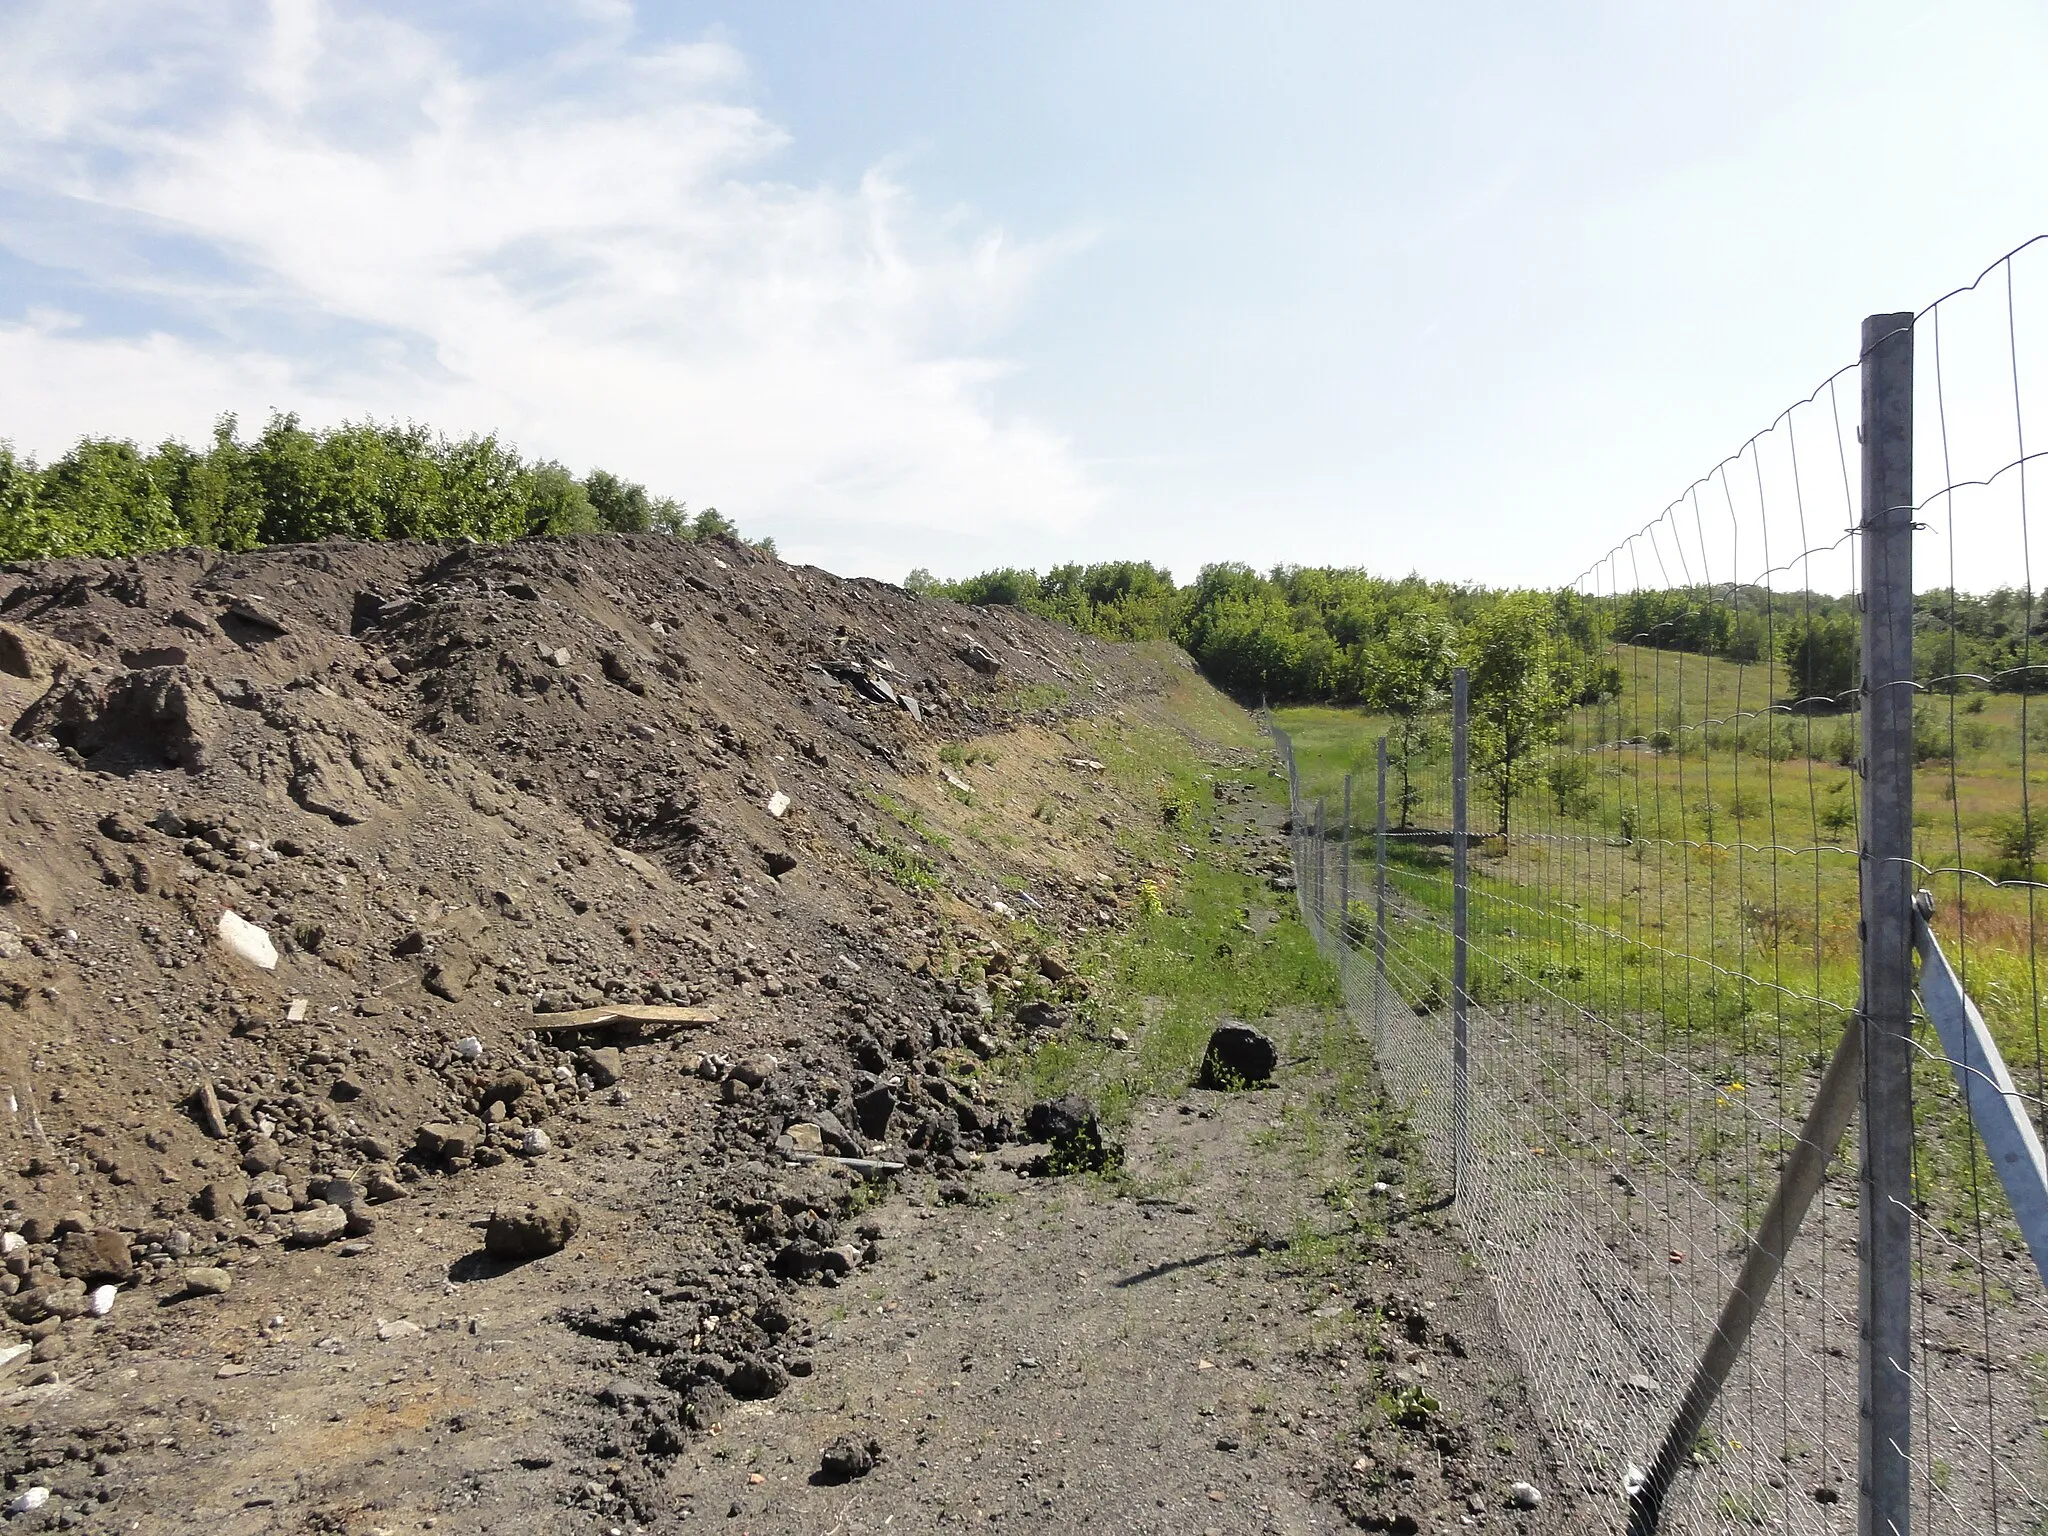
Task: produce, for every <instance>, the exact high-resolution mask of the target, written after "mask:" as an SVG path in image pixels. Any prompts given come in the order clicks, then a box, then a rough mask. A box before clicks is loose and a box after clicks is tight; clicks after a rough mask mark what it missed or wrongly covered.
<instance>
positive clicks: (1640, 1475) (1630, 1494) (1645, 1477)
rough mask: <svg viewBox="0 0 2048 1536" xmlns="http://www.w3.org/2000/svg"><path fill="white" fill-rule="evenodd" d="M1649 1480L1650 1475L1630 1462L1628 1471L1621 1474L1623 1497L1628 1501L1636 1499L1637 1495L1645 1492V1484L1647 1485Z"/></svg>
mask: <svg viewBox="0 0 2048 1536" xmlns="http://www.w3.org/2000/svg"><path fill="white" fill-rule="evenodd" d="M1649 1480H1650V1474H1649V1473H1647V1472H1645V1471H1644V1470H1643V1469H1642V1468H1641V1467H1639V1466H1637V1465H1636V1464H1635V1463H1634V1462H1630V1463H1629V1464H1628V1468H1627V1470H1626V1471H1624V1472H1623V1473H1622V1474H1621V1494H1622V1497H1623V1498H1626V1499H1632V1498H1634V1497H1635V1496H1636V1495H1637V1494H1639V1493H1641V1492H1642V1491H1643V1484H1645V1483H1647V1482H1648V1481H1649Z"/></svg>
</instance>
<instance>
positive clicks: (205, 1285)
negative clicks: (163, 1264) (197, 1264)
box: [184, 1266, 235, 1296]
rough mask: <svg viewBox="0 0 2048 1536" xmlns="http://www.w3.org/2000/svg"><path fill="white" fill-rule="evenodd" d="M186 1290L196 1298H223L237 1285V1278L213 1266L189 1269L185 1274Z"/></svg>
mask: <svg viewBox="0 0 2048 1536" xmlns="http://www.w3.org/2000/svg"><path fill="white" fill-rule="evenodd" d="M184 1281H185V1289H186V1291H187V1292H188V1293H190V1294H191V1295H194V1296H221V1295H225V1294H226V1293H227V1291H228V1288H229V1287H230V1286H232V1285H233V1284H234V1283H235V1277H234V1276H233V1275H231V1274H229V1273H228V1272H227V1271H226V1270H224V1269H217V1268H213V1267H211V1266H207V1267H202V1268H199V1269H188V1270H186V1271H185V1274H184Z"/></svg>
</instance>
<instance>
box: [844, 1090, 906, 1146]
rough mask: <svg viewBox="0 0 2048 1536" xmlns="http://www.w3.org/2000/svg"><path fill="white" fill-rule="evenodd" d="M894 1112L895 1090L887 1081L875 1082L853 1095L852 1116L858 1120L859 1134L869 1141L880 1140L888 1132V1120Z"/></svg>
mask: <svg viewBox="0 0 2048 1536" xmlns="http://www.w3.org/2000/svg"><path fill="white" fill-rule="evenodd" d="M895 1113H896V1090H895V1089H894V1088H893V1087H891V1086H890V1085H889V1084H888V1083H877V1084H875V1086H874V1087H872V1088H869V1089H867V1090H866V1091H864V1092H862V1093H857V1094H855V1095H854V1096H853V1118H854V1119H855V1120H856V1121H858V1122H859V1124H860V1130H861V1134H862V1135H863V1136H865V1137H867V1138H868V1140H870V1141H880V1140H881V1139H882V1138H883V1137H885V1136H887V1135H888V1134H889V1121H890V1118H891V1117H892V1116H893V1115H894V1114H895Z"/></svg>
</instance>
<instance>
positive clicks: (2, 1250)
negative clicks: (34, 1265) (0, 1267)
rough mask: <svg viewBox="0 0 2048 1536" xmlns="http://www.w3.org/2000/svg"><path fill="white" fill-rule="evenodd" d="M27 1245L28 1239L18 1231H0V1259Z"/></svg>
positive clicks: (15, 1252) (19, 1250)
mask: <svg viewBox="0 0 2048 1536" xmlns="http://www.w3.org/2000/svg"><path fill="white" fill-rule="evenodd" d="M27 1246H28V1239H27V1238H25V1237H23V1236H22V1235H21V1234H20V1233H19V1232H7V1233H0V1259H4V1258H10V1257H12V1256H13V1255H15V1254H17V1253H19V1252H21V1250H22V1249H24V1248H26V1247H27Z"/></svg>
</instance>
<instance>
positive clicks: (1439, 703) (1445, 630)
mask: <svg viewBox="0 0 2048 1536" xmlns="http://www.w3.org/2000/svg"><path fill="white" fill-rule="evenodd" d="M1455 638H1456V632H1455V631H1454V630H1453V629H1452V627H1451V622H1450V620H1449V619H1447V618H1446V617H1444V615H1443V614H1442V613H1440V612H1438V611H1436V610H1434V609H1428V608H1419V607H1402V608H1400V609H1397V610H1396V611H1395V612H1394V613H1393V614H1391V615H1390V616H1389V617H1388V618H1387V620H1386V623H1385V627H1384V628H1383V629H1382V631H1381V633H1380V635H1379V637H1378V638H1377V639H1374V640H1371V641H1368V642H1367V643H1366V644H1365V645H1364V647H1363V648H1362V652H1361V656H1362V670H1363V674H1364V694H1365V700H1366V704H1367V706H1368V707H1369V708H1372V709H1376V710H1380V711H1383V712H1384V713H1386V714H1390V715H1392V716H1393V717H1394V720H1395V725H1394V729H1393V731H1392V732H1391V733H1390V734H1391V735H1392V738H1393V739H1392V740H1391V741H1389V742H1388V744H1387V745H1388V748H1389V751H1388V753H1387V762H1388V766H1389V767H1390V768H1391V769H1393V771H1394V773H1395V775H1396V776H1397V783H1396V786H1395V791H1394V807H1395V813H1396V816H1397V818H1398V825H1399V826H1400V828H1401V830H1402V831H1404V832H1405V831H1406V830H1407V829H1408V827H1409V825H1410V823H1411V821H1412V820H1413V818H1414V815H1415V809H1416V807H1417V806H1418V805H1420V804H1421V801H1422V792H1421V788H1420V786H1419V785H1417V784H1416V783H1415V774H1416V770H1417V769H1418V768H1419V767H1420V766H1421V764H1422V762H1423V761H1424V759H1426V758H1427V757H1428V755H1429V754H1430V753H1431V752H1432V751H1434V750H1435V749H1436V746H1437V744H1438V742H1439V740H1440V739H1441V733H1440V731H1439V728H1438V726H1437V724H1436V722H1435V720H1434V719H1433V714H1434V712H1435V711H1437V710H1440V709H1441V708H1442V707H1443V701H1444V690H1445V689H1446V688H1447V687H1448V686H1449V684H1450V677H1451V665H1452V661H1453V657H1454V654H1455V653H1454V649H1453V646H1454V641H1455Z"/></svg>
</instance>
